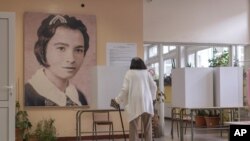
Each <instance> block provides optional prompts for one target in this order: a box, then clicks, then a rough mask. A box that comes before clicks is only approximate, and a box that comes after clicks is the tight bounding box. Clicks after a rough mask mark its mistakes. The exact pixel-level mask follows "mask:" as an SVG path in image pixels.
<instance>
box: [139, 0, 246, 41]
mask: <svg viewBox="0 0 250 141" xmlns="http://www.w3.org/2000/svg"><path fill="white" fill-rule="evenodd" d="M248 5H249V2H248V0H152V1H151V2H149V0H144V7H143V10H144V11H143V14H144V17H143V31H144V33H143V34H144V36H143V38H144V41H149V42H150V41H153V42H195V43H197V42H198V43H239V44H242V43H243V44H247V43H249V33H248V32H249V27H248V23H249V22H248V15H249V14H248V9H249V8H248Z"/></svg>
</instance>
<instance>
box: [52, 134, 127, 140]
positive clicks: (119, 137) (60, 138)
mask: <svg viewBox="0 0 250 141" xmlns="http://www.w3.org/2000/svg"><path fill="white" fill-rule="evenodd" d="M125 136H126V138H128V134H125ZM111 138H114V139H123V138H124V136H123V135H122V134H120V135H113V136H112V137H111ZM92 139H94V138H93V136H82V137H81V140H92ZM96 139H98V140H102V139H109V135H98V136H96ZM76 140H77V138H76V137H57V141H76Z"/></svg>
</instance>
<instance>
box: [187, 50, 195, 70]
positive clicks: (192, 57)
mask: <svg viewBox="0 0 250 141" xmlns="http://www.w3.org/2000/svg"><path fill="white" fill-rule="evenodd" d="M187 66H188V67H194V66H195V54H194V53H192V54H189V55H188V62H187Z"/></svg>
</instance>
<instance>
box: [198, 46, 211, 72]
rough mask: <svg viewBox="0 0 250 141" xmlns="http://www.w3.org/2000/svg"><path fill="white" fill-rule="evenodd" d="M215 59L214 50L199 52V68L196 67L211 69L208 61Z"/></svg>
mask: <svg viewBox="0 0 250 141" xmlns="http://www.w3.org/2000/svg"><path fill="white" fill-rule="evenodd" d="M212 57H213V49H212V48H208V49H203V50H200V51H197V66H196V67H209V63H208V59H210V58H212Z"/></svg>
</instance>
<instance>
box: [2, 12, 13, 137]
mask: <svg viewBox="0 0 250 141" xmlns="http://www.w3.org/2000/svg"><path fill="white" fill-rule="evenodd" d="M15 17H16V14H15V13H14V12H0V18H6V19H8V31H9V32H8V46H9V52H8V53H9V55H8V57H9V58H8V59H9V61H8V62H7V63H8V66H9V68H8V70H9V76H8V78H9V84H8V86H10V87H12V88H8V93H9V98H8V99H9V101H8V104H7V105H8V111H9V115H8V121H7V122H8V125H9V128H8V139H9V141H14V140H15V107H16V106H15V104H16V81H15V78H16V77H15V76H16V75H15V71H16V70H15V41H16V40H15V32H16V30H15V29H16V28H15Z"/></svg>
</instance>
